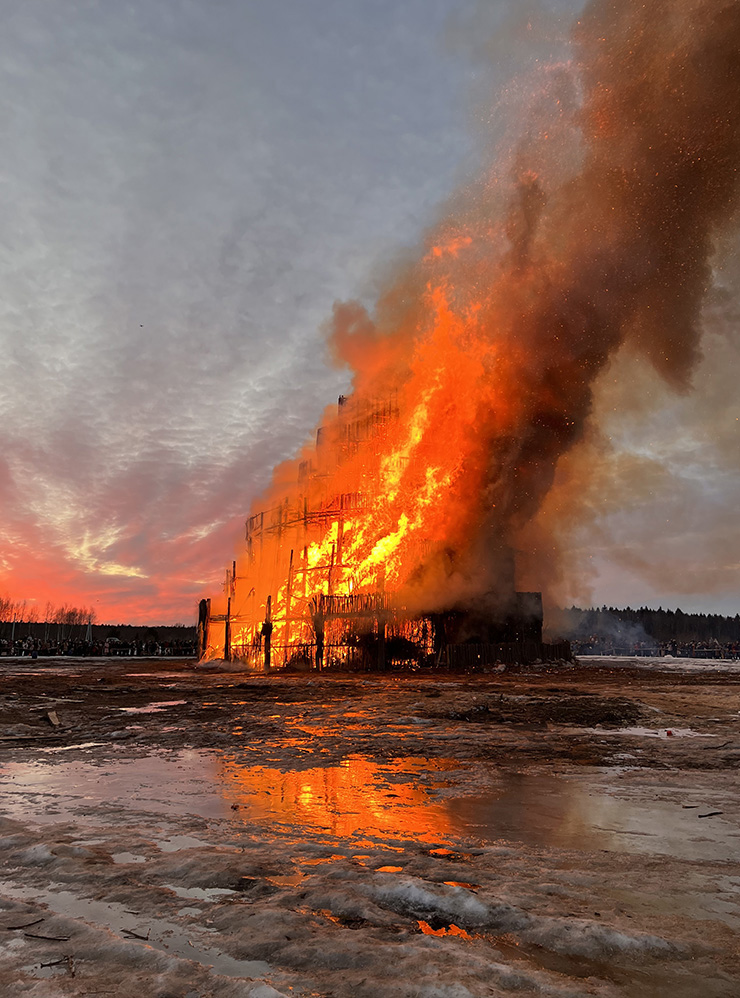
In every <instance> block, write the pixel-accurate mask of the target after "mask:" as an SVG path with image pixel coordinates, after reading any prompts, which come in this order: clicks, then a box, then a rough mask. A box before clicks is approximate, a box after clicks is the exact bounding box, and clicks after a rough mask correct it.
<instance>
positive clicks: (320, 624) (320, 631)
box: [314, 614, 324, 672]
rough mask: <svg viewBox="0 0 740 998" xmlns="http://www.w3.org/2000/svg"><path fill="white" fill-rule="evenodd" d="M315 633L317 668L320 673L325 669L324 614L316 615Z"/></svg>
mask: <svg viewBox="0 0 740 998" xmlns="http://www.w3.org/2000/svg"><path fill="white" fill-rule="evenodd" d="M314 631H315V632H316V668H317V669H318V671H319V672H321V670H322V669H323V668H324V617H323V614H316V616H315V617H314Z"/></svg>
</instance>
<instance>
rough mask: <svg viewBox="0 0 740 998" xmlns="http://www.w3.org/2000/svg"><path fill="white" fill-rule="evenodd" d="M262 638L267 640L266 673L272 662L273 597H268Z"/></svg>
mask: <svg viewBox="0 0 740 998" xmlns="http://www.w3.org/2000/svg"><path fill="white" fill-rule="evenodd" d="M262 637H263V638H264V639H265V672H269V671H270V663H271V660H272V596H268V597H267V608H266V610H265V622H264V623H263V625H262Z"/></svg>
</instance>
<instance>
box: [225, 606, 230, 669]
mask: <svg viewBox="0 0 740 998" xmlns="http://www.w3.org/2000/svg"><path fill="white" fill-rule="evenodd" d="M224 661H225V662H230V661H231V596H229V598H228V599H227V600H226V618H225V620H224Z"/></svg>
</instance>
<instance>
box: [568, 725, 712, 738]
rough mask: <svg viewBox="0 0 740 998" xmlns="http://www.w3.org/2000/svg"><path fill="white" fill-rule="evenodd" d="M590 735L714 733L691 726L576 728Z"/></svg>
mask: <svg viewBox="0 0 740 998" xmlns="http://www.w3.org/2000/svg"><path fill="white" fill-rule="evenodd" d="M575 730H577V731H580V732H581V733H584V732H585V733H588V734H591V735H635V736H637V737H639V738H664V739H666V740H667V739H668V738H714V737H715V735H711V734H706V732H702V731H694V730H693V729H692V728H640V727H634V728H577V729H575Z"/></svg>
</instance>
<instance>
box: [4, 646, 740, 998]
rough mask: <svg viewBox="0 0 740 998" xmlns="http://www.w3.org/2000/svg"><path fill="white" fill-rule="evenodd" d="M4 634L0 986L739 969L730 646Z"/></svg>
mask: <svg viewBox="0 0 740 998" xmlns="http://www.w3.org/2000/svg"><path fill="white" fill-rule="evenodd" d="M664 665H665V663H664V662H663V661H662V660H652V661H650V660H644V659H641V660H636V661H633V662H627V663H625V662H624V660H619V661H613V660H610V659H604V658H600V659H598V660H596V659H590V660H588V661H587V662H586V663H585V664H584V665H583V666H582V667H560V668H548V669H544V668H541V669H533V670H531V671H530V672H523V673H504V674H501V675H498V674H496V675H477V676H459V675H458V676H435V677H424V676H419V675H405V676H396V677H393V676H383V677H379V676H355V677H349V676H331V675H322V676H316V675H311V676H295V677H289V676H284V675H275V676H270V677H264V676H247V675H240V674H238V673H233V672H224V671H220V670H219V669H218V668H217V669H211V670H207V671H197V670H195V669H193V667H192V664H191V663H188V662H176V661H175V662H172V661H170V662H168V663H166V665H163V664H162V662H161V661H159V662H148V661H145V660H141V659H128V660H124V661H120V660H119V661H115V662H111V661H109V660H108V661H105V662H103V661H94V660H78V661H74V660H65V661H61V662H60V661H58V660H57V661H55V660H39V661H38V662H35V663H32V662H30V661H29V660H25V661H24V660H17V661H14V660H10V659H2V660H0V760H1V762H0V794H1V797H0V855H1V857H2V862H3V868H2V873H1V874H0V881H1V882H0V994H1V995H3V996H5V995H7V996H9V998H10V996H12V998H15V996H24V995H33V996H39V998H61V996H83V995H105V994H109V995H120V996H124V998H149V996H158V998H165V996H170V998H210V996H214V998H215V996H218V998H242V996H254V998H271V996H272V998H275V996H281V995H284V996H305V998H308V996H316V998H319V996H334V998H350V996H352V998H354V996H358V998H375V996H389V998H468V996H476V998H477V996H490V995H510V994H516V995H517V996H519V995H521V996H530V995H531V996H534V995H543V996H546V995H552V996H561V998H564V996H574V998H575V996H583V995H597V996H601V998H609V996H635V998H637V996H640V998H651V996H654V998H664V996H671V998H674V996H675V998H697V996H701V998H720V996H727V998H736V996H737V995H738V994H740V960H739V959H738V928H740V866H738V861H737V857H738V852H739V848H740V798H739V797H738V781H737V768H738V762H739V761H740V697H739V696H738V693H739V692H740V673H738V671H737V670H736V669H735V670H734V671H733V665H734V664H732V665H730V664H728V667H727V668H725V669H722V668H721V667H720V665H721V663H717V662H712V663H711V666H712V668H711V669H710V670H702V669H701V668H700V667H698V666H697V664H696V663H694V662H691V663H690V665H689V666H688V667H687V668H686V669H682V668H681V662H680V660H674V661H672V662H671V663H669V664H668V667H664Z"/></svg>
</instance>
